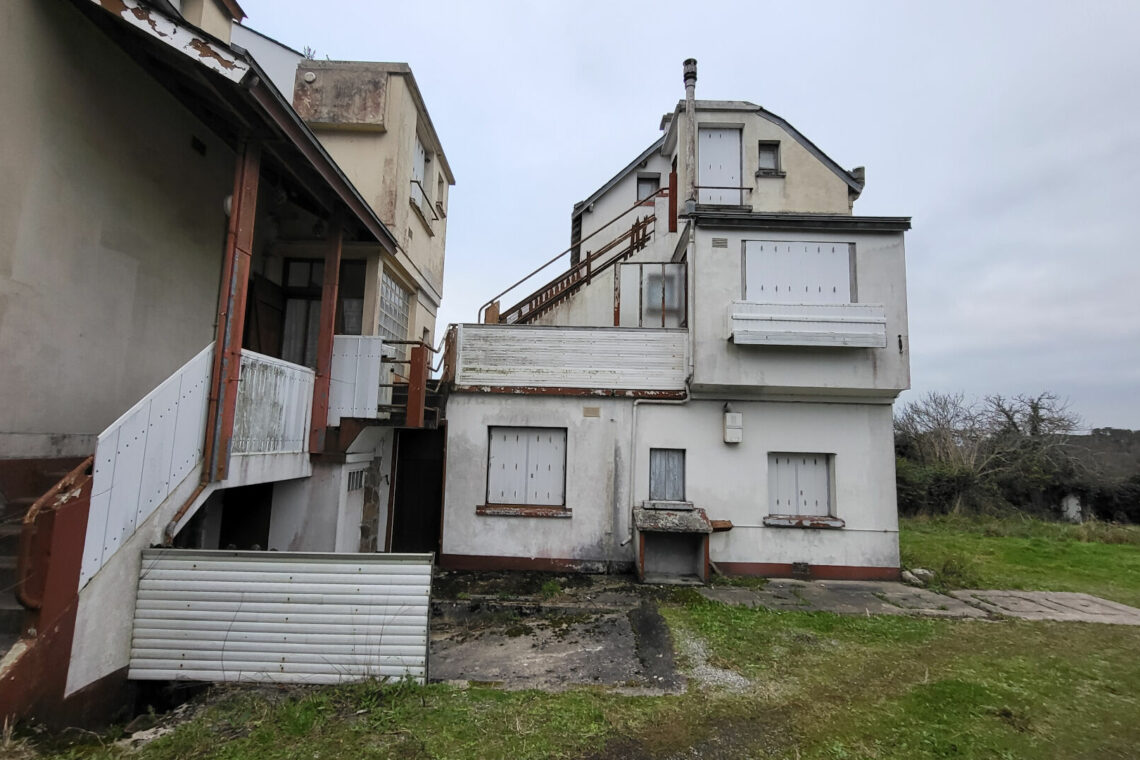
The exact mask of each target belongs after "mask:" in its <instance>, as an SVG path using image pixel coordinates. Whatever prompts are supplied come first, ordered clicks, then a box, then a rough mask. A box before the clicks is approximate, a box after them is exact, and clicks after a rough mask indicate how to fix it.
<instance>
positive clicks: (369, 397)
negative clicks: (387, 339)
mask: <svg viewBox="0 0 1140 760" xmlns="http://www.w3.org/2000/svg"><path fill="white" fill-rule="evenodd" d="M383 344H384V340H383V338H381V337H380V336H379V335H334V336H333V351H332V369H331V372H330V375H329V415H328V424H329V425H333V426H335V425H339V424H340V420H341V418H342V417H352V418H356V419H365V420H374V419H376V418H377V416H378V414H379V412H378V409H379V405H380V404H389V403H391V395H392V389H391V388H384V389H381V388H380V383H381V382H382V381H381V377H385V378H386V379H385V380H383V382H385V383H391V382H392V380H391V372H388V371H384V370H390V369H391V367H392V365H391V364H383V363H382V359H383V357H384V345H383ZM388 353H389V354H394V351H393V350H392V348H391V347H389V349H388ZM382 390H383V391H386V392H382Z"/></svg>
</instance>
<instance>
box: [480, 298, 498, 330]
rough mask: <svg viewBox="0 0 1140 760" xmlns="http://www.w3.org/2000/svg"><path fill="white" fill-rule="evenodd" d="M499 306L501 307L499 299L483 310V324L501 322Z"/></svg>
mask: <svg viewBox="0 0 1140 760" xmlns="http://www.w3.org/2000/svg"><path fill="white" fill-rule="evenodd" d="M499 308H500V306H499V302H498V301H495V302H494V303H492V304H491V305H490V306H488V307H487V310H486V311H485V312H483V324H485V325H497V324H499Z"/></svg>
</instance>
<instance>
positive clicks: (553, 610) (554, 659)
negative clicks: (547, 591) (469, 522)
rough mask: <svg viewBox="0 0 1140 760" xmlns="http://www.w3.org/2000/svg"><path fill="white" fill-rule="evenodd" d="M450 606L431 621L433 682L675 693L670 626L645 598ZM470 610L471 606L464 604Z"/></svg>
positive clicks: (679, 682) (680, 682) (678, 684)
mask: <svg viewBox="0 0 1140 760" xmlns="http://www.w3.org/2000/svg"><path fill="white" fill-rule="evenodd" d="M464 607H465V605H463V604H459V603H452V604H451V605H450V607H449V609H446V610H443V609H440V610H439V611H437V613H436V615H435V616H433V619H432V630H431V672H430V674H429V675H430V677H431V679H432V680H433V681H436V680H439V681H472V682H489V683H494V684H496V685H500V686H502V687H503V688H506V689H542V690H545V691H559V690H562V689H566V688H570V687H573V686H582V685H598V686H609V687H620V688H623V689H630V690H633V691H635V692H638V693H654V694H661V693H676V692H679V691H680V690H683V688H684V679H683V678H682V677H681V676H680V675H679V674H678V673H677V670H676V665H675V663H674V659H673V647H672V641H671V639H670V636H669V630H668V627H667V626H666V624H665V622H664V620H663V619H662V618H661V616H660V614H659V613H658V612H657V609H656V606H655V605H654V604H653V603H652V602H650V601H649V600H642V601H641V603H640V604H638V603H637V602H634V603H633V604H630V605H628V606H627V607H626V608H625V609H621V610H615V609H612V608H593V609H581V608H579V609H577V610H574V609H568V608H566V607H546V608H544V607H541V606H535V605H534V604H523V605H518V604H515V605H512V604H510V603H503V604H498V605H488V603H487V602H485V601H481V602H478V603H476V604H474V605H470V606H468V609H467V614H464ZM471 607H473V608H474V609H471Z"/></svg>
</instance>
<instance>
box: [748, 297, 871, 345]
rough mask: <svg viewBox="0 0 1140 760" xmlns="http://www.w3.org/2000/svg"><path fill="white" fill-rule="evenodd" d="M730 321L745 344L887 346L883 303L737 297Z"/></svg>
mask: <svg viewBox="0 0 1140 760" xmlns="http://www.w3.org/2000/svg"><path fill="white" fill-rule="evenodd" d="M728 322H729V325H728V329H729V337H730V338H731V339H732V342H733V343H735V344H737V345H743V346H846V347H850V348H886V346H887V318H886V310H885V309H884V308H883V305H882V304H872V303H844V304H806V303H756V302H753V301H734V302H733V303H732V304H730V306H729V312H728Z"/></svg>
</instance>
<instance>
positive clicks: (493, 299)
mask: <svg viewBox="0 0 1140 760" xmlns="http://www.w3.org/2000/svg"><path fill="white" fill-rule="evenodd" d="M668 192H669V188H667V187H663V188H661V189H659V190H658V191H657V192H655V193H653V194H652V195H648V196H646V197H644V198H641V199H639V200H638V201H637V202H636V203H634V204H633V205H632V206H630V207H629V208H627V209H625V210H623V211H622V212H621V213H620V214H618V215H617V216H615V217H613V218H612V219H610V220H609V221H608V222H606V223H605V224H603V225H602V226H601V227H599V228H598V229H596V230H594V231H593V232H591V233H590V234H589V235H587V236H586V237H584V238H582V239H580V240H577V241H575V242H574V243H573V244H571V246H570V247H569V248H567V249H566V250H564V251H562V252H560V253H558V254H557V255H555V256H554V257H552V258H550V259H548V260H547V261H545V262H544V263H543V264H542V265H540V266H539V267H538V268H537V269H535V270H534V271H532V272H530V273H529V274H527V275H526V276H524V277H523V278H522V279H520V280H518V281H517V282H515V283H513V284H511V285H510V286H509V287H506V288H504V289H503V290H502V291H501V292H499V293H497V294H495V295H494V296H492V297H491V298H490V299H489V300H488V301H487V303H485V304H483V305H482V306H480V307H479V313H478V316H477V320H478V321H479V322H482V321H483V317H484V314H485V313H486V312H487V309H489V308H491V306H493V305H494V304H495V302H496V301H498V300H499V299H500V298H502V297H503V296H505V295H506V294H507V293H510V292H511V291H512V290H514V289H515V288H517V287H518V286H520V285H522V284H523V283H524V282H526V281H527V280H529V279H530V278H532V277H534V276H535V275H537V274H538V273H539V272H541V271H543V270H544V269H546V268H547V267H549V266H550V265H551V264H553V263H554V262H556V261H558V260H559V259H561V258H562V257H563V256H566V255H568V254H570V253H572V252H573V251H574V249H576V248H578V247H579V246H581V245H582V244H583V243H585V242H586V241H587V240H589V239H590V238H592V237H594V236H595V235H597V234H598V233H599V232H601V231H602V230H604V229H607V228H609V227H610V226H611V225H613V224H614V223H615V222H617V221H618V220H620V219H623V218H624V217H625V216H626V215H627V214H629V212H631V211H633V210H635V209H637V208H638V207H639V206H643V205H645V203H646V201H651V200H654V199H656V198H659V197H665V194H666V193H668ZM648 218H649V219H650V220H652V219H655V216H650V217H648ZM628 234H629V232H628V231H627V232H625V233H623V235H622V237H625V236H627V235H628ZM607 245H609V244H607ZM642 247H644V246H642ZM603 248H605V246H603ZM610 250H612V249H610ZM607 266H608V265H607ZM571 271H573V270H571ZM592 274H597V271H594V272H592ZM568 275H569V272H567V273H565V274H563V275H561V276H560V277H559V278H557V279H558V280H560V279H563V278H565V277H566V276H568ZM555 281H557V280H555ZM551 284H553V283H551ZM546 287H547V286H544V287H543V288H540V289H539V291H541V290H544V289H545V288H546ZM539 291H535V292H536V293H537V292H539ZM531 295H533V294H531ZM527 298H530V296H528V297H527ZM525 300H527V299H525V298H524V299H523V301H525ZM519 303H522V301H520V302H519ZM513 308H514V307H512V309H513ZM508 311H510V310H508ZM505 314H506V312H502V313H501V314H500V321H504V320H503V316H504V315H505Z"/></svg>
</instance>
